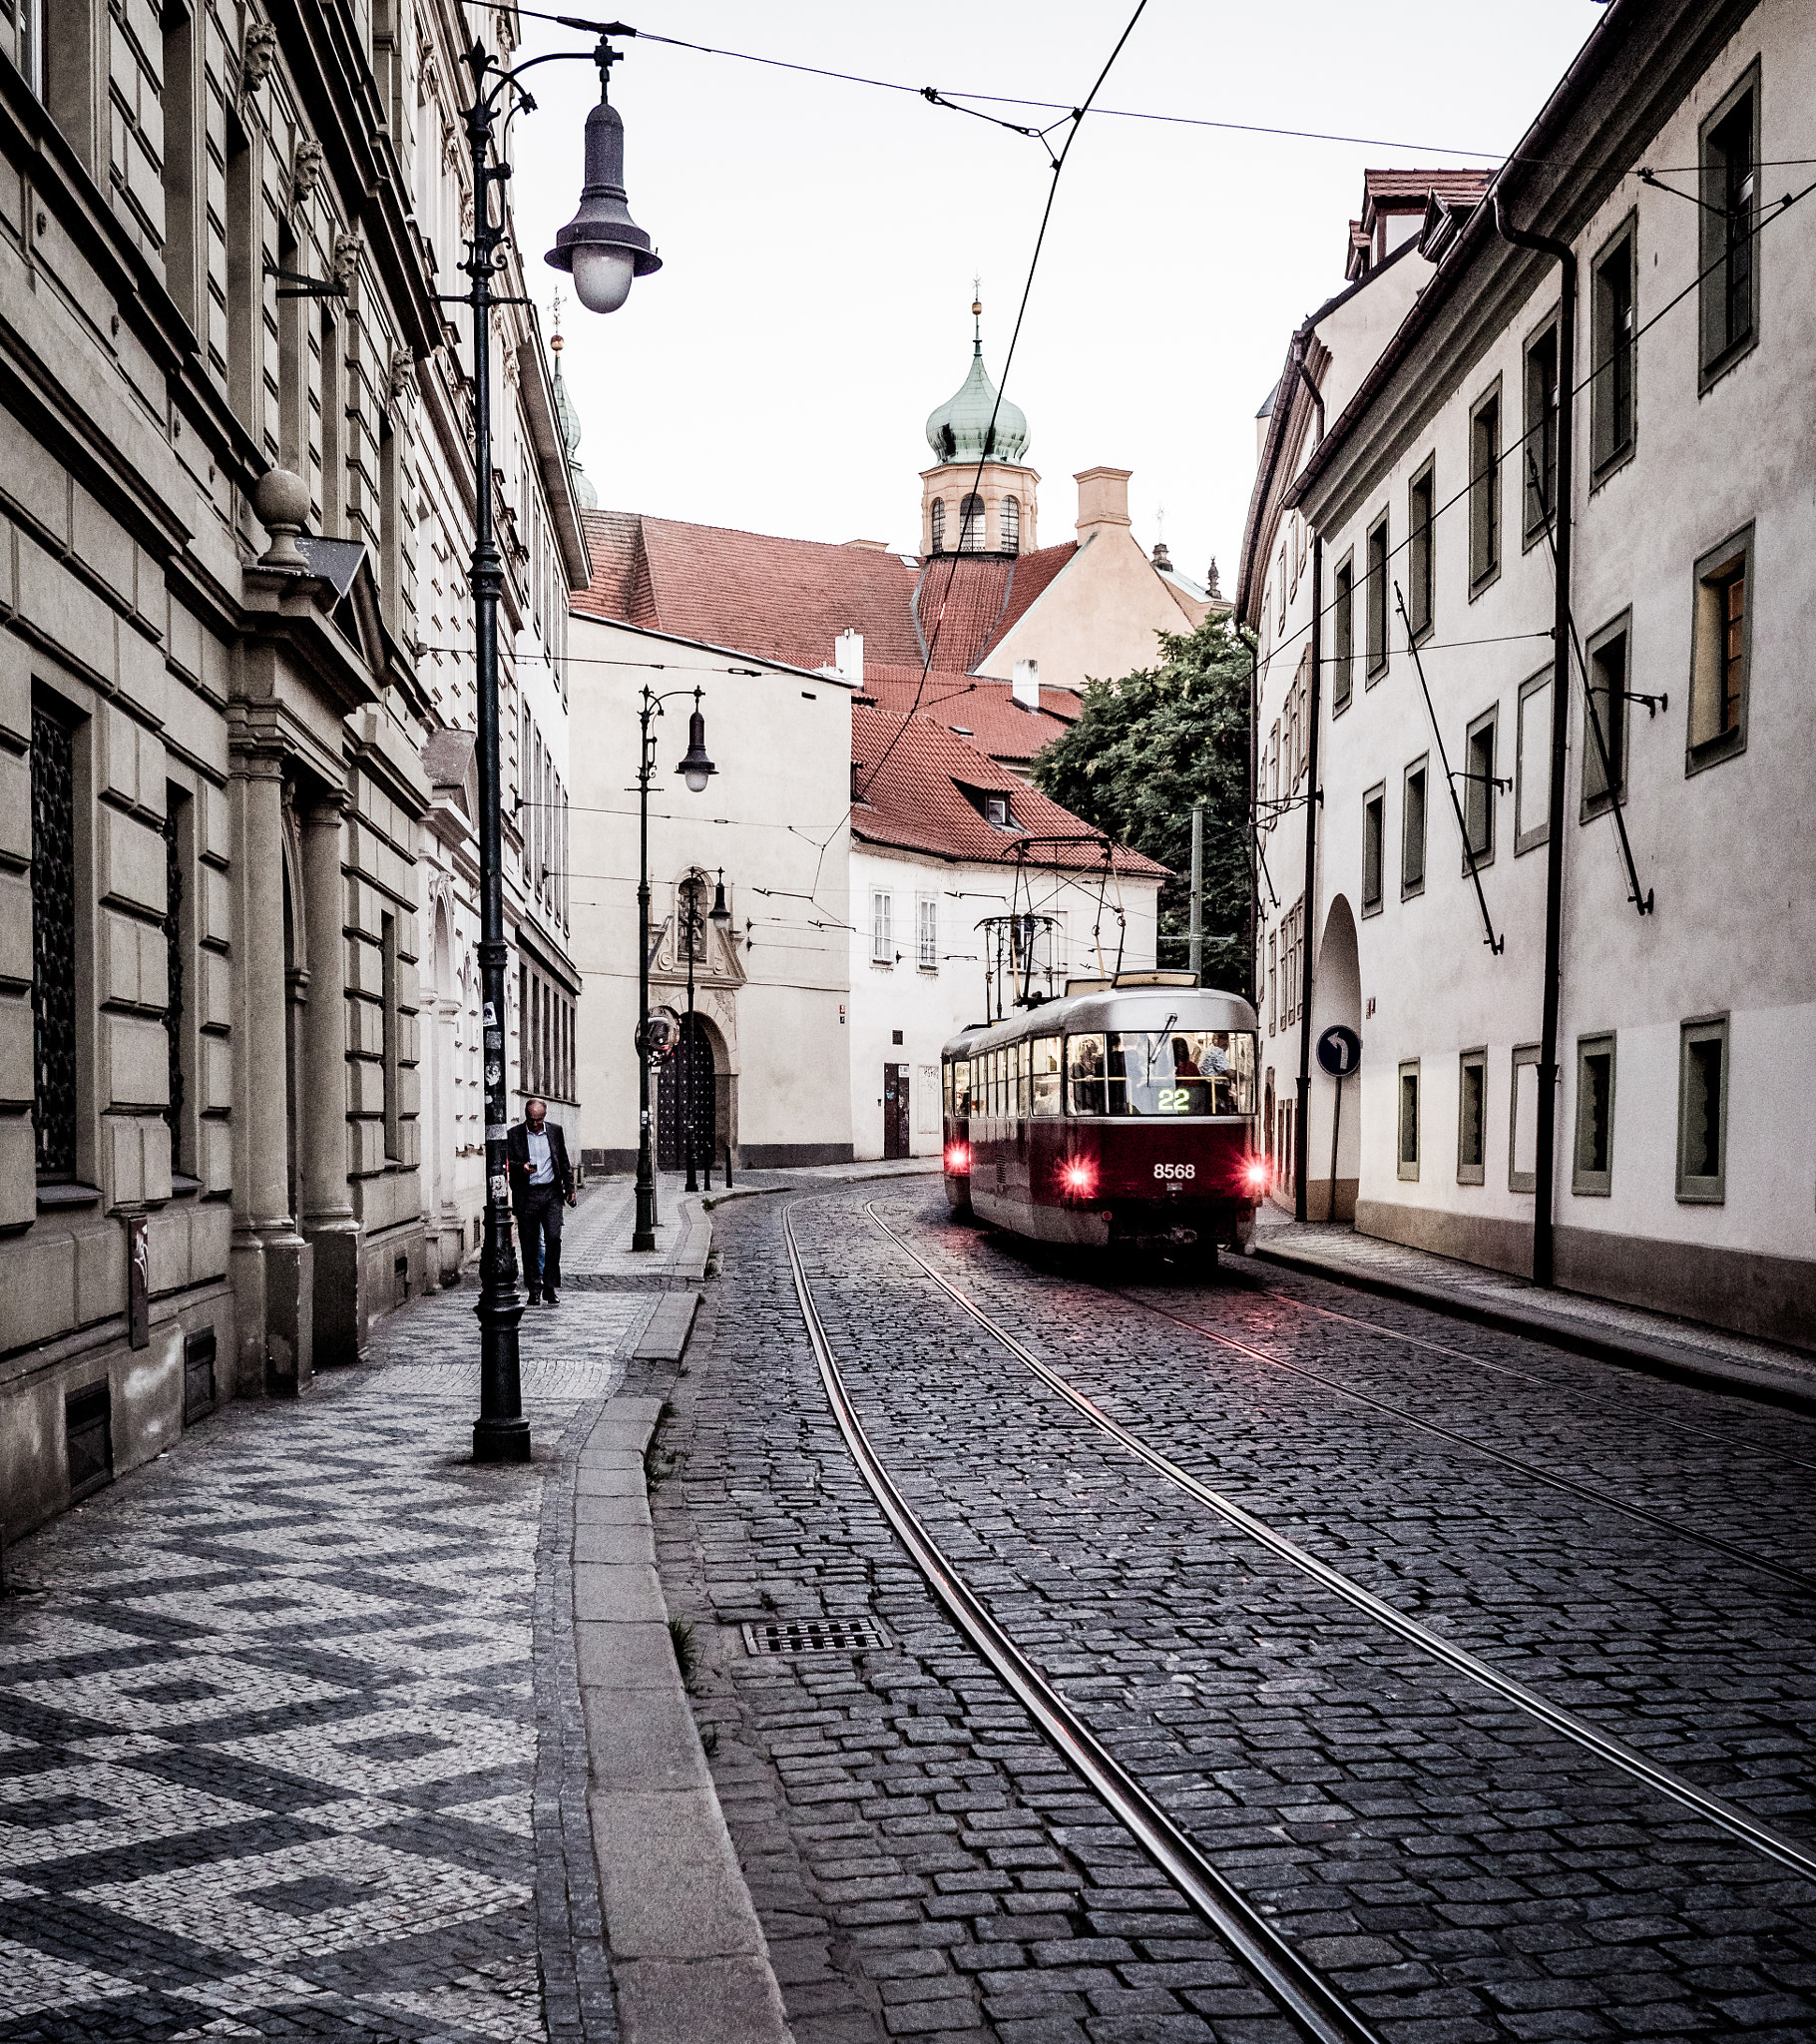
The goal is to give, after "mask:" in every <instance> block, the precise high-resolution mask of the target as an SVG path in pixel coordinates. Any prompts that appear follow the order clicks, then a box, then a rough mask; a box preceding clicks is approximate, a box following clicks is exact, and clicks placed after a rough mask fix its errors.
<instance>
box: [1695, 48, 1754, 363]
mask: <svg viewBox="0 0 1816 2044" xmlns="http://www.w3.org/2000/svg"><path fill="white" fill-rule="evenodd" d="M1699 157H1700V161H1701V164H1702V212H1701V221H1702V233H1701V261H1700V262H1699V263H1698V265H1697V266H1698V268H1699V270H1700V272H1701V279H1702V281H1701V293H1702V318H1701V325H1702V380H1701V387H1702V388H1703V389H1704V390H1706V389H1707V388H1708V387H1709V385H1710V384H1711V383H1712V382H1714V380H1715V378H1716V377H1717V376H1719V375H1721V374H1722V373H1723V372H1724V371H1725V370H1727V369H1728V368H1730V367H1731V366H1732V365H1733V363H1734V362H1735V361H1737V360H1738V359H1739V357H1740V356H1741V355H1742V354H1744V353H1745V352H1746V350H1747V349H1748V348H1749V347H1751V345H1752V344H1753V340H1754V338H1755V336H1756V333H1757V330H1758V325H1759V255H1758V251H1759V242H1758V226H1759V209H1758V200H1759V193H1758V178H1757V170H1758V164H1759V69H1758V66H1757V65H1755V66H1754V67H1753V69H1752V70H1751V71H1749V72H1748V73H1747V75H1746V77H1744V78H1743V79H1742V80H1741V81H1740V82H1739V84H1738V85H1736V86H1735V87H1734V88H1733V89H1732V91H1730V92H1729V94H1728V95H1727V97H1726V98H1725V99H1724V100H1723V101H1722V102H1721V104H1720V105H1719V106H1718V107H1717V108H1716V109H1715V111H1714V113H1713V114H1711V115H1710V116H1709V118H1708V119H1707V120H1706V121H1705V122H1704V123H1703V124H1702V132H1701V149H1700V151H1699Z"/></svg>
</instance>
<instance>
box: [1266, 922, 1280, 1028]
mask: <svg viewBox="0 0 1816 2044" xmlns="http://www.w3.org/2000/svg"><path fill="white" fill-rule="evenodd" d="M1279 1026H1280V935H1279V932H1278V931H1277V930H1269V931H1268V933H1267V1033H1268V1035H1269V1036H1272V1035H1274V1034H1276V1032H1277V1031H1278V1029H1279Z"/></svg>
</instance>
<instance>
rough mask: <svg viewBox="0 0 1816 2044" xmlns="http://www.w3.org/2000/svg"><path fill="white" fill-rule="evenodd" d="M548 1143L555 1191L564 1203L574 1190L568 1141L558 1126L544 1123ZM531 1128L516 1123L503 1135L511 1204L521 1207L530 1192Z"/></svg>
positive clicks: (525, 1124) (527, 1124)
mask: <svg viewBox="0 0 1816 2044" xmlns="http://www.w3.org/2000/svg"><path fill="white" fill-rule="evenodd" d="M542 1126H543V1133H544V1134H545V1135H546V1136H547V1137H548V1139H549V1162H550V1164H551V1165H552V1166H553V1167H554V1170H555V1190H556V1192H557V1193H559V1194H560V1195H561V1197H562V1198H563V1199H564V1200H565V1199H566V1198H567V1197H568V1195H569V1194H570V1193H571V1192H572V1191H573V1190H574V1173H573V1172H572V1171H571V1170H570V1169H569V1167H568V1140H567V1138H566V1137H565V1136H564V1135H563V1134H562V1132H561V1124H560V1123H559V1122H544V1123H543V1125H542ZM531 1169H532V1167H531V1164H530V1124H529V1123H528V1122H518V1123H516V1124H515V1125H514V1126H513V1127H512V1128H511V1129H509V1130H508V1131H507V1132H506V1135H505V1170H506V1172H507V1174H508V1175H509V1177H510V1181H511V1204H512V1205H513V1206H521V1205H522V1204H523V1201H524V1197H525V1195H526V1194H527V1193H528V1192H529V1190H530V1172H531Z"/></svg>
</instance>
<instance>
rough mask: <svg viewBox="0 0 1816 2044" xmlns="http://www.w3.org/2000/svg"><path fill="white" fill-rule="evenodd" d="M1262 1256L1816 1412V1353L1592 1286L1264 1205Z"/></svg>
mask: <svg viewBox="0 0 1816 2044" xmlns="http://www.w3.org/2000/svg"><path fill="white" fill-rule="evenodd" d="M1255 1256H1256V1258H1257V1259H1258V1260H1259V1261H1261V1262H1263V1263H1269V1264H1275V1265H1279V1266H1283V1267H1284V1268H1286V1269H1288V1270H1293V1271H1302V1272H1305V1273H1306V1274H1308V1275H1311V1276H1315V1277H1320V1278H1335V1279H1337V1281H1338V1282H1340V1283H1344V1284H1350V1285H1354V1286H1357V1287H1358V1288H1360V1289H1362V1290H1365V1291H1372V1292H1377V1293H1379V1294H1380V1295H1382V1296H1383V1297H1387V1298H1396V1299H1401V1300H1404V1301H1406V1302H1408V1303H1410V1304H1415V1305H1425V1306H1431V1307H1433V1308H1435V1309H1436V1310H1437V1311H1439V1312H1444V1313H1451V1314H1455V1315H1458V1316H1460V1317H1463V1318H1467V1319H1470V1320H1473V1321H1475V1322H1476V1323H1477V1324H1479V1325H1487V1326H1492V1327H1497V1328H1500V1329H1501V1330H1502V1331H1504V1332H1508V1333H1519V1334H1533V1335H1537V1336H1538V1337H1539V1338H1541V1339H1543V1340H1546V1341H1551V1342H1554V1343H1556V1344H1557V1345H1558V1346H1560V1347H1564V1348H1569V1349H1572V1350H1574V1351H1576V1352H1577V1353H1579V1354H1583V1355H1591V1356H1594V1357H1595V1358H1596V1359H1597V1360H1599V1361H1603V1362H1613V1363H1619V1364H1624V1365H1626V1366H1627V1367H1629V1368H1633V1369H1639V1370H1643V1371H1645V1372H1647V1373H1648V1374H1650V1375H1653V1376H1663V1377H1669V1378H1671V1379H1673V1380H1674V1381H1676V1382H1678V1383H1688V1384H1698V1385H1701V1386H1703V1387H1704V1388H1706V1389H1710V1390H1718V1391H1729V1392H1734V1391H1738V1392H1740V1393H1742V1394H1743V1395H1745V1396H1748V1397H1753V1398H1758V1399H1762V1400H1764V1401H1765V1402H1767V1403H1769V1404H1775V1405H1783V1406H1786V1407H1788V1408H1790V1409H1792V1410H1794V1411H1800V1412H1816V1355H1809V1354H1803V1353H1801V1352H1799V1351H1797V1350H1794V1349H1788V1348H1780V1347H1778V1346H1777V1345H1775V1344H1774V1343H1772V1342H1769V1341H1755V1340H1752V1339H1750V1338H1749V1337H1748V1336H1746V1335H1744V1334H1735V1333H1730V1332H1728V1331H1726V1330H1725V1329H1723V1328H1720V1327H1710V1326H1704V1325H1702V1324H1700V1323H1699V1322H1697V1321H1694V1320H1680V1319H1675V1318H1672V1317H1671V1316H1670V1315H1668V1314H1665V1313H1654V1312H1647V1311H1645V1310H1644V1309H1643V1308H1641V1307H1639V1306H1630V1305H1621V1304H1618V1303H1616V1302H1615V1301H1614V1300H1612V1299H1605V1298H1594V1297H1591V1296H1589V1294H1587V1293H1584V1292H1577V1291H1562V1290H1544V1289H1542V1288H1541V1287H1540V1286H1538V1285H1536V1284H1533V1283H1531V1282H1530V1281H1529V1280H1528V1279H1526V1278H1515V1277H1511V1276H1509V1275H1508V1274H1507V1273H1505V1272H1501V1271H1490V1270H1485V1269H1483V1268H1481V1267H1480V1266H1478V1265H1475V1264H1463V1263H1458V1262H1456V1261H1454V1260H1453V1259H1451V1258H1449V1257H1439V1256H1434V1255H1432V1254H1431V1253H1430V1252H1429V1251H1427V1250H1415V1249H1408V1248H1406V1247H1405V1246H1404V1245H1403V1244H1400V1243H1395V1242H1384V1241H1382V1240H1380V1239H1379V1238H1378V1237H1375V1236H1369V1235H1358V1234H1357V1233H1356V1231H1355V1230H1354V1229H1353V1228H1351V1227H1349V1226H1348V1225H1347V1224H1344V1223H1337V1224H1334V1225H1333V1224H1331V1223H1328V1222H1310V1223H1303V1224H1301V1223H1297V1222H1292V1221H1287V1220H1284V1219H1282V1218H1281V1217H1279V1216H1278V1215H1277V1214H1271V1213H1269V1212H1267V1211H1266V1210H1264V1211H1263V1214H1262V1216H1261V1217H1260V1219H1259V1221H1258V1224H1257V1227H1256V1230H1255Z"/></svg>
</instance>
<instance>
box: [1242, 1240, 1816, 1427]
mask: <svg viewBox="0 0 1816 2044" xmlns="http://www.w3.org/2000/svg"><path fill="white" fill-rule="evenodd" d="M1253 1256H1254V1261H1255V1262H1256V1263H1258V1264H1277V1265H1279V1266H1280V1267H1281V1269H1283V1270H1287V1271H1298V1272H1301V1273H1303V1274H1304V1275H1305V1276H1306V1277H1308V1278H1328V1279H1330V1281H1331V1282H1332V1283H1335V1284H1347V1285H1349V1286H1350V1288H1351V1289H1352V1290H1355V1291H1372V1292H1374V1293H1375V1294H1376V1295H1377V1296H1378V1297H1381V1298H1392V1299H1397V1300H1399V1301H1400V1303H1401V1304H1403V1305H1422V1306H1426V1307H1428V1308H1429V1309H1430V1310H1431V1311H1433V1312H1438V1313H1444V1314H1446V1315H1448V1316H1449V1317H1450V1318H1452V1319H1460V1320H1469V1321H1471V1322H1473V1323H1474V1324H1475V1325H1476V1326H1479V1327H1492V1328H1494V1329H1495V1331H1496V1332H1497V1333H1501V1334H1523V1335H1527V1336H1529V1337H1531V1338H1533V1339H1535V1340H1540V1341H1547V1342H1549V1343H1550V1344H1551V1345H1552V1346H1553V1347H1554V1348H1564V1349H1568V1350H1570V1351H1571V1352H1572V1353H1573V1354H1576V1355H1586V1356H1588V1357H1589V1359H1590V1360H1591V1361H1594V1362H1608V1363H1613V1364H1614V1365H1615V1366H1616V1367H1617V1368H1622V1369H1633V1370H1640V1371H1643V1372H1644V1373H1645V1374H1646V1375H1647V1376H1653V1377H1663V1378H1666V1379H1668V1380H1669V1381H1670V1382H1672V1383H1679V1384H1689V1385H1692V1386H1694V1387H1695V1388H1696V1389H1697V1390H1701V1391H1718V1392H1721V1393H1723V1394H1725V1395H1727V1396H1729V1397H1741V1398H1752V1399H1755V1400H1757V1401H1758V1402H1759V1403H1760V1404H1762V1405H1776V1406H1778V1407H1780V1408H1781V1409H1783V1410H1785V1411H1789V1412H1801V1413H1806V1414H1812V1415H1816V1381H1812V1382H1810V1383H1803V1382H1800V1381H1799V1380H1798V1379H1797V1377H1796V1376H1795V1375H1794V1374H1793V1373H1792V1372H1791V1371H1789V1370H1786V1371H1784V1372H1783V1373H1782V1374H1781V1373H1778V1372H1775V1371H1771V1370H1767V1369H1762V1368H1759V1367H1757V1366H1756V1365H1753V1364H1750V1363H1745V1362H1738V1361H1724V1360H1722V1359H1721V1358H1720V1357H1717V1356H1710V1355H1708V1354H1707V1353H1706V1352H1704V1351H1702V1350H1698V1349H1693V1348H1686V1347H1682V1346H1679V1345H1678V1344H1677V1343H1675V1342H1671V1341H1664V1340H1657V1339H1651V1338H1648V1337H1647V1336H1646V1335H1643V1334H1636V1333H1627V1332H1625V1331H1624V1330H1621V1329H1613V1330H1609V1331H1608V1332H1605V1333H1602V1332H1596V1331H1594V1330H1592V1329H1591V1328H1589V1326H1588V1325H1586V1324H1585V1323H1584V1322H1583V1321H1582V1320H1579V1319H1575V1318H1573V1317H1572V1316H1571V1315H1569V1314H1567V1313H1553V1312H1546V1311H1544V1310H1543V1309H1542V1308H1540V1307H1513V1306H1508V1305H1504V1304H1503V1305H1490V1304H1488V1303H1487V1302H1486V1301H1485V1300H1482V1299H1472V1298H1471V1297H1469V1295H1468V1294H1467V1293H1463V1292H1458V1291H1452V1290H1448V1289H1446V1288H1445V1287H1444V1286H1443V1285H1438V1284H1421V1283H1419V1282H1418V1281H1417V1280H1416V1279H1415V1278H1389V1277H1385V1276H1383V1275H1381V1274H1379V1273H1377V1272H1373V1271H1358V1270H1356V1269H1354V1268H1353V1267H1351V1266H1348V1265H1343V1264H1338V1263H1334V1262H1327V1261H1326V1260H1324V1259H1323V1258H1321V1257H1316V1256H1312V1255H1309V1254H1308V1253H1307V1252H1305V1251H1303V1250H1294V1249H1286V1248H1278V1249H1276V1248H1274V1247H1272V1246H1271V1245H1268V1246H1263V1245H1262V1244H1260V1243H1257V1244H1256V1245H1255V1248H1254V1252H1253Z"/></svg>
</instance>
